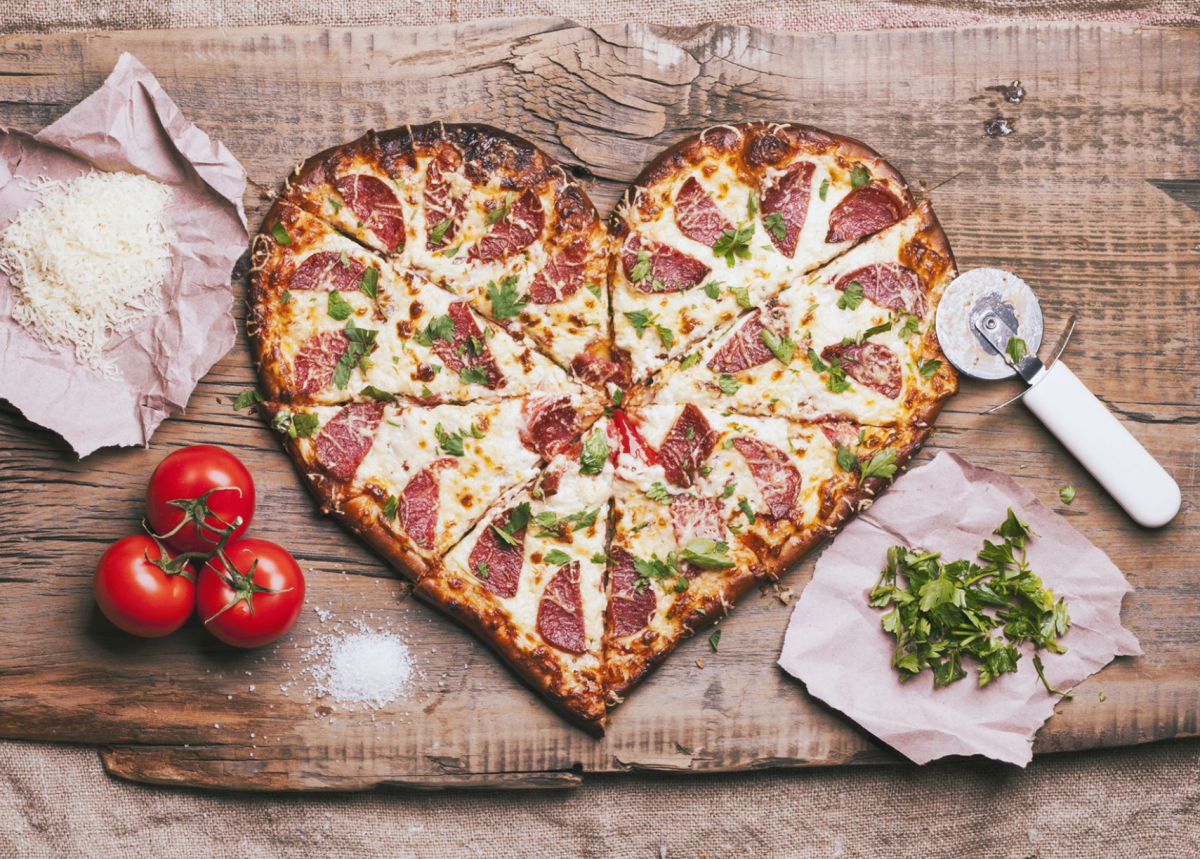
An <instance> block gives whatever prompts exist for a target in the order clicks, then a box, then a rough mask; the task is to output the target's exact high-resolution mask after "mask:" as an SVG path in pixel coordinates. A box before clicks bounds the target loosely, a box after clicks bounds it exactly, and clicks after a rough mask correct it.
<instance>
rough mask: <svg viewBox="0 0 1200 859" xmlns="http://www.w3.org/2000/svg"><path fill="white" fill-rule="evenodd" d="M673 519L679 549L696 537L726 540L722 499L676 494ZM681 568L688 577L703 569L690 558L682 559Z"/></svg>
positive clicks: (672, 512)
mask: <svg viewBox="0 0 1200 859" xmlns="http://www.w3.org/2000/svg"><path fill="white" fill-rule="evenodd" d="M671 522H672V524H673V525H674V526H675V544H676V545H677V546H679V548H680V550H683V549H685V548H687V544H688V543H690V542H692V540H696V539H701V538H703V539H705V540H714V541H719V540H723V539H725V521H724V519H723V518H722V516H721V502H720V501H717V500H716V499H714V498H693V497H692V496H690V495H676V496H675V498H674V499H673V500H672V501H671ZM679 569H680V571H681V572H682V573H683V574H684V575H685V576H687V577H688V578H689V579H690V578H694V577H695V576H697V575H699V574H700V572H701V570H700V568H699V567H697V566H695V565H694V564H690V563H688V562H687V561H681V562H680V564H679Z"/></svg>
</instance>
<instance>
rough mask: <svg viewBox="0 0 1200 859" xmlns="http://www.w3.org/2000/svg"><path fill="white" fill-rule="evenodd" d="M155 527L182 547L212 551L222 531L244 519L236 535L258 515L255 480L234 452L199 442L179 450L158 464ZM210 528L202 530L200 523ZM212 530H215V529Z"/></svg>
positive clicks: (152, 499) (152, 494)
mask: <svg viewBox="0 0 1200 859" xmlns="http://www.w3.org/2000/svg"><path fill="white" fill-rule="evenodd" d="M146 515H147V517H148V518H149V520H150V527H151V529H153V531H154V533H155V534H158V535H159V537H161V538H162V539H163V540H164V541H165V542H166V543H167V545H169V546H170V547H171V548H173V549H177V550H178V551H180V552H211V551H212V550H213V549H214V548H215V546H216V543H217V541H218V540H219V539H220V533H219V532H220V531H221V530H222V529H225V528H228V527H229V526H231V525H233V524H234V523H235V522H236V521H237V519H238V518H239V517H240V518H241V520H242V521H241V524H240V525H238V526H237V527H236V528H235V529H234V530H233V534H232V536H231V538H230V539H231V540H236V539H237V538H238V537H240V536H241V535H242V534H244V533H246V529H247V528H249V527H250V520H251V519H253V518H254V480H253V478H251V477H250V472H249V471H247V470H246V466H244V465H242V463H241V461H240V460H239V459H238V458H237V457H236V456H234V455H233V454H232V453H230V452H229V451H227V450H225V449H224V448H221V447H216V446H214V445H211V444H197V445H193V446H192V447H185V448H182V449H180V450H177V451H175V452H174V453H172V454H171V455H170V456H168V457H167V458H166V459H164V460H163V461H162V462H160V463H159V464H158V468H156V469H154V474H152V475H150V484H149V485H148V486H147V487H146ZM198 522H199V523H203V524H204V525H205V526H206V527H204V528H202V529H200V530H197V528H196V523H198ZM210 529H211V530H210Z"/></svg>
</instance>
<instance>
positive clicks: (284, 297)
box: [279, 289, 292, 305]
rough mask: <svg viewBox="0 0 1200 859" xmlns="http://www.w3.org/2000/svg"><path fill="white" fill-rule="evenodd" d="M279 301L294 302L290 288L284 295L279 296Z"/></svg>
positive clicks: (284, 302)
mask: <svg viewBox="0 0 1200 859" xmlns="http://www.w3.org/2000/svg"><path fill="white" fill-rule="evenodd" d="M279 303H280V304H283V305H288V304H291V303H292V291H291V290H290V289H285V290H284V291H283V295H281V296H279Z"/></svg>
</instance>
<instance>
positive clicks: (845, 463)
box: [833, 441, 858, 472]
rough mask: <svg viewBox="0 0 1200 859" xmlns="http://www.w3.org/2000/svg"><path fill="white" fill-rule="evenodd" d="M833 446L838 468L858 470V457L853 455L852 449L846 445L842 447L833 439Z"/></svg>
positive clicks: (851, 470) (850, 470)
mask: <svg viewBox="0 0 1200 859" xmlns="http://www.w3.org/2000/svg"><path fill="white" fill-rule="evenodd" d="M833 446H834V447H835V448H837V464H838V468H840V469H841V470H842V471H849V472H855V471H858V457H857V456H855V455H854V451H852V450H850V448H848V447H843V446H842V443H841V442H840V441H835V442H834V443H833Z"/></svg>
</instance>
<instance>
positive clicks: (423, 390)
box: [421, 385, 433, 400]
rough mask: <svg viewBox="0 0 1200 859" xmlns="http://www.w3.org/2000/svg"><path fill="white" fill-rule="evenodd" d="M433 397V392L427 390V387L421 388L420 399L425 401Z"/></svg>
mask: <svg viewBox="0 0 1200 859" xmlns="http://www.w3.org/2000/svg"><path fill="white" fill-rule="evenodd" d="M432 396H433V391H431V390H429V386H428V385H422V386H421V399H424V400H427V399H429V398H430V397H432Z"/></svg>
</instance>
